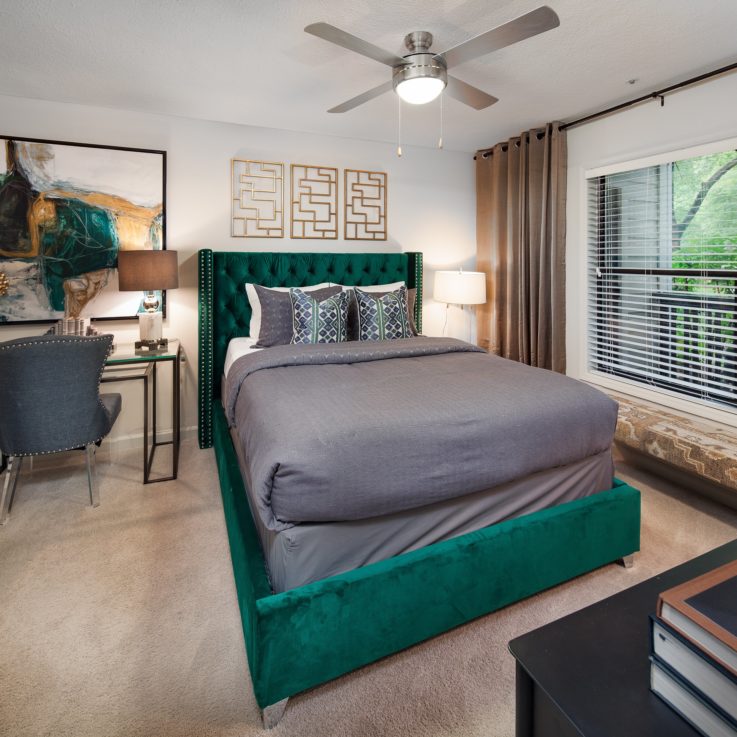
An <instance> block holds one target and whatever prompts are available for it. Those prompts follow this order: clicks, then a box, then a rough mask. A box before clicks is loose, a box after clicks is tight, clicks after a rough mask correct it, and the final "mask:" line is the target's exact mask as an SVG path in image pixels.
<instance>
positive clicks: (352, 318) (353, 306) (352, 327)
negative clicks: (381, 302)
mask: <svg viewBox="0 0 737 737" xmlns="http://www.w3.org/2000/svg"><path fill="white" fill-rule="evenodd" d="M356 288H357V289H360V288H361V287H356ZM370 294H373V295H374V296H375V297H386V295H387V294H391V292H390V291H389V292H370ZM416 299H417V289H416V288H415V287H412V289H407V311H408V312H409V325H410V328H411V330H412V335H418V332H417V326H416V325H415V300H416ZM348 340H360V336H359V328H358V300H357V299H356V296H355V294H354V295H352V296H351V301H350V302H349V303H348Z"/></svg>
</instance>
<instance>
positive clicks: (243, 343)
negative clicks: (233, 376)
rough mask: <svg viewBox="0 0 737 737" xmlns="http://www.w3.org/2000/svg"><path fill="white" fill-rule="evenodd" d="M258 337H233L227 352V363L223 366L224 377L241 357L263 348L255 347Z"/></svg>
mask: <svg viewBox="0 0 737 737" xmlns="http://www.w3.org/2000/svg"><path fill="white" fill-rule="evenodd" d="M255 344H256V338H233V340H231V341H230V342H229V343H228V352H227V353H226V354H225V365H224V366H223V377H224V378H227V376H228V372H229V371H230V369H231V367H232V366H233V364H234V363H235V362H236V361H237V360H238V359H239V358H240V357H241V356H247V355H249V354H251V353H255V352H256V351H260V350H263V349H262V348H254V345H255Z"/></svg>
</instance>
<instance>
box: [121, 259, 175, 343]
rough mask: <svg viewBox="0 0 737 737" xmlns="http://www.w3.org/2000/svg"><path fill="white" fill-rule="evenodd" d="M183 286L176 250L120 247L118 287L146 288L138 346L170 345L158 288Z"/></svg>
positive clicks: (122, 289) (140, 316) (123, 290)
mask: <svg viewBox="0 0 737 737" xmlns="http://www.w3.org/2000/svg"><path fill="white" fill-rule="evenodd" d="M178 286H179V265H178V262H177V252H176V251H119V252H118V289H120V291H121V292H144V298H143V308H144V310H145V312H139V313H138V327H139V331H140V337H141V339H140V340H139V341H136V348H137V349H144V350H152V349H157V348H166V347H167V345H168V341H167V339H166V338H162V337H161V312H160V310H159V307H160V304H159V300H158V297H157V296H156V294H154V292H155V291H159V290H163V289H176V288H177V287H178Z"/></svg>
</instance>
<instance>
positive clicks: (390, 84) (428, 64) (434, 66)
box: [305, 5, 560, 113]
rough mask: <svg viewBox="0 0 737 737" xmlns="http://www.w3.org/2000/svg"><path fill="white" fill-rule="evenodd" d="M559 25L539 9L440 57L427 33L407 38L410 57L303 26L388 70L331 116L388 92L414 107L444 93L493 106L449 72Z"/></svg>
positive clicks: (329, 29) (325, 27)
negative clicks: (386, 76)
mask: <svg viewBox="0 0 737 737" xmlns="http://www.w3.org/2000/svg"><path fill="white" fill-rule="evenodd" d="M558 25H560V20H559V19H558V16H557V15H556V14H555V12H554V11H553V10H552V9H551V8H549V7H547V6H546V5H543V6H542V7H539V8H536V9H535V10H532V11H531V12H529V13H525V14H524V15H521V16H519V17H518V18H515V19H514V20H511V21H508V22H507V23H504V24H502V25H501V26H497V27H496V28H492V29H491V30H490V31H486V33H482V34H480V35H479V36H475V37H474V38H470V39H468V40H467V41H463V42H461V43H460V44H458V45H456V46H453V47H452V48H450V49H447V50H446V51H443V52H442V53H441V52H436V51H430V47H431V46H432V42H433V37H432V34H431V33H428V32H427V31H415V32H413V33H409V34H407V35H406V36H405V39H404V43H405V46H406V47H407V50H408V52H409V53H408V54H407V55H406V56H404V57H402V56H398V55H397V54H394V53H392V52H391V51H384V50H383V49H380V48H379V47H378V46H374V45H373V44H372V43H369V42H367V41H364V40H363V39H361V38H358V37H356V36H354V35H353V34H351V33H347V32H346V31H342V30H341V29H340V28H336V27H335V26H331V25H330V24H329V23H313V24H311V25H309V26H307V27H306V28H305V31H306V32H307V33H310V34H312V35H313V36H317V37H318V38H322V39H324V40H325V41H329V42H330V43H333V44H336V45H338V46H342V47H343V48H344V49H348V50H349V51H354V52H356V53H357V54H361V55H362V56H368V57H369V58H370V59H374V60H375V61H378V62H379V63H381V64H385V65H386V66H388V67H391V68H392V79H391V80H387V81H386V82H382V83H381V84H380V85H378V86H377V87H374V88H373V89H370V90H368V91H366V92H363V93H362V94H360V95H357V96H356V97H353V98H351V99H350V100H347V101H346V102H344V103H342V104H341V105H337V106H336V107H333V108H331V109H330V110H328V112H329V113H344V112H347V111H348V110H353V108H355V107H358V106H359V105H362V104H363V103H364V102H368V101H369V100H373V99H374V98H375V97H378V96H379V95H382V94H384V92H389V91H390V90H392V89H394V90H395V91H396V93H397V95H399V97H400V98H401V99H402V100H404V101H405V102H409V103H412V104H414V105H424V104H425V103H428V102H431V101H432V100H434V99H435V98H436V97H438V95H440V94H441V93H442V92H443V91H444V90H445V92H447V93H448V94H449V95H450V96H451V97H453V98H455V99H456V100H458V101H459V102H462V103H464V104H465V105H469V106H470V107H472V108H475V109H476V110H482V109H483V108H486V107H488V106H489V105H493V104H494V103H495V102H497V98H496V97H493V96H492V95H489V94H487V93H486V92H483V91H482V90H480V89H478V88H476V87H472V86H471V85H470V84H468V83H466V82H463V81H461V80H460V79H457V78H455V77H452V76H450V75H449V74H448V68H449V67H454V66H456V65H457V64H463V63H465V62H467V61H470V60H471V59H476V58H477V57H479V56H482V55H484V54H489V53H491V52H492V51H497V50H499V49H503V48H504V47H506V46H510V45H512V44H514V43H517V42H518V41H524V40H525V39H527V38H531V37H532V36H536V35H537V34H539V33H543V32H545V31H549V30H552V29H553V28H556V27H557V26H558Z"/></svg>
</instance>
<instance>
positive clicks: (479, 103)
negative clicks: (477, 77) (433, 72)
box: [445, 74, 499, 110]
mask: <svg viewBox="0 0 737 737" xmlns="http://www.w3.org/2000/svg"><path fill="white" fill-rule="evenodd" d="M445 91H446V92H447V93H448V94H449V95H450V96H451V97H453V98H455V99H456V100H460V102H463V103H465V104H466V105H470V106H471V107H472V108H475V109H476V110H483V109H484V108H485V107H489V105H493V104H494V103H495V102H499V100H498V99H497V98H496V97H494V96H493V95H488V94H487V93H486V92H484V91H483V90H480V89H479V88H478V87H474V86H473V85H470V84H468V82H464V81H463V80H461V79H458V78H457V77H451V76H450V74H449V75H448V85H447V86H446V88H445Z"/></svg>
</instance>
